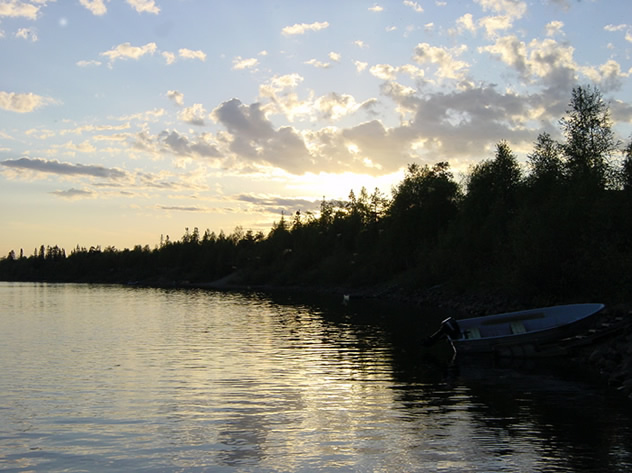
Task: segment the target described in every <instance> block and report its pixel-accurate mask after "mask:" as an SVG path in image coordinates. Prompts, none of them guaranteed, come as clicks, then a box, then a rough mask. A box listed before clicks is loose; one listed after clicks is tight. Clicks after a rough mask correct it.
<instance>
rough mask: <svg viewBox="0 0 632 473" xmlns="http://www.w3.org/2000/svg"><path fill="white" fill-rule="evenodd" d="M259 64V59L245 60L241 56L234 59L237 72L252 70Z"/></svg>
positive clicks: (234, 67)
mask: <svg viewBox="0 0 632 473" xmlns="http://www.w3.org/2000/svg"><path fill="white" fill-rule="evenodd" d="M258 64H259V60H258V59H257V58H254V57H251V58H247V59H244V58H242V57H241V56H237V57H236V58H235V59H233V69H234V70H236V71H241V70H244V69H252V68H253V67H256V66H257V65H258Z"/></svg>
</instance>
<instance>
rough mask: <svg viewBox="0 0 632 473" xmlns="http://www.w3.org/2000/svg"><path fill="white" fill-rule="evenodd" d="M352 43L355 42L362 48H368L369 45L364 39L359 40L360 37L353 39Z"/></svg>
mask: <svg viewBox="0 0 632 473" xmlns="http://www.w3.org/2000/svg"><path fill="white" fill-rule="evenodd" d="M353 44H355V45H356V46H357V47H359V48H362V49H364V48H368V47H369V45H368V44H366V43H365V42H364V41H362V40H360V39H357V40H355V41H354V42H353Z"/></svg>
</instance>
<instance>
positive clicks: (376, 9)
mask: <svg viewBox="0 0 632 473" xmlns="http://www.w3.org/2000/svg"><path fill="white" fill-rule="evenodd" d="M369 11H372V12H376V13H379V12H381V11H384V8H383V7H381V6H379V5H377V4H375V5H373V6H372V7H369Z"/></svg>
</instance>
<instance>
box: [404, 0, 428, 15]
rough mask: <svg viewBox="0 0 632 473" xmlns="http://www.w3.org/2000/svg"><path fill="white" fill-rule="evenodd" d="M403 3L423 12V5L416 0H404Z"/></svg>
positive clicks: (418, 11)
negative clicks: (414, 0)
mask: <svg viewBox="0 0 632 473" xmlns="http://www.w3.org/2000/svg"><path fill="white" fill-rule="evenodd" d="M404 5H406V6H407V7H410V8H412V9H413V10H415V11H416V12H417V13H423V12H424V9H423V7H422V6H421V5H419V4H418V3H417V2H413V1H411V0H404Z"/></svg>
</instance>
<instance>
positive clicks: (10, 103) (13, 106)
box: [0, 91, 54, 113]
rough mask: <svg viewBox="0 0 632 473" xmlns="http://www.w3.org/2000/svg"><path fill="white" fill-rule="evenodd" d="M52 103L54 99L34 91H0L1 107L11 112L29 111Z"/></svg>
mask: <svg viewBox="0 0 632 473" xmlns="http://www.w3.org/2000/svg"><path fill="white" fill-rule="evenodd" d="M50 103H54V101H53V100H52V99H49V98H46V97H42V96H40V95H36V94H33V93H28V94H18V93H15V92H3V91H0V108H2V109H4V110H9V111H10V112H18V113H28V112H32V111H33V110H35V109H37V108H39V107H42V106H44V105H48V104H50Z"/></svg>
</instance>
